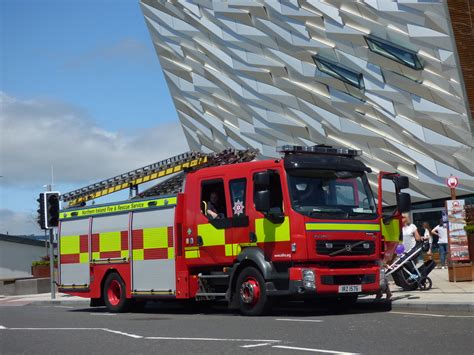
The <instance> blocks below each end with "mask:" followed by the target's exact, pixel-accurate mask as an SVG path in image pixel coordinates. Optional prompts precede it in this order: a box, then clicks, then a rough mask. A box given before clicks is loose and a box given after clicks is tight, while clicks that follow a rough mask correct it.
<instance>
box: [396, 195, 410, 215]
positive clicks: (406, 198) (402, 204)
mask: <svg viewBox="0 0 474 355" xmlns="http://www.w3.org/2000/svg"><path fill="white" fill-rule="evenodd" d="M398 210H399V211H400V212H401V213H405V212H410V211H411V196H410V194H407V193H405V192H402V193H400V194H399V195H398Z"/></svg>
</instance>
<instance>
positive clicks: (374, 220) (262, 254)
mask: <svg viewBox="0 0 474 355" xmlns="http://www.w3.org/2000/svg"><path fill="white" fill-rule="evenodd" d="M279 151H280V152H281V153H282V158H281V159H275V160H263V161H255V159H254V158H255V157H256V152H254V151H251V150H247V151H235V150H227V151H224V152H222V153H216V154H202V153H186V154H183V155H179V156H176V157H173V158H170V159H167V160H165V161H162V162H159V163H155V164H152V165H149V166H147V167H144V168H141V169H137V170H134V171H132V172H129V173H126V174H122V175H119V176H117V177H114V178H111V179H108V180H104V181H101V182H99V183H96V184H92V185H90V186H87V187H85V188H82V189H78V190H75V191H73V192H70V193H67V194H64V195H62V196H61V198H62V200H63V201H65V202H69V206H68V207H67V208H65V209H63V210H61V211H60V224H59V227H58V229H59V278H58V283H59V289H60V291H62V292H65V293H69V294H71V295H76V296H82V297H87V298H90V299H91V303H92V305H103V304H105V305H106V306H107V308H108V309H109V310H110V311H112V312H123V311H126V310H127V309H129V307H130V306H132V305H137V304H140V303H141V304H143V303H144V301H147V300H152V299H192V300H196V301H200V300H212V299H219V298H222V299H225V300H227V301H228V304H229V306H230V307H231V308H239V309H240V312H241V313H242V314H244V315H260V314H263V313H265V312H266V311H267V310H268V309H269V307H270V304H271V301H272V300H273V299H274V298H275V297H281V296H286V297H294V298H298V297H301V298H314V299H316V298H318V297H335V298H338V299H339V301H340V302H354V301H355V300H357V296H358V295H359V294H370V293H376V292H377V291H378V290H379V288H380V282H381V278H382V277H383V274H382V273H383V270H382V268H381V267H380V260H381V259H382V258H383V256H384V253H387V252H389V251H390V250H391V249H393V246H394V245H396V243H397V242H398V240H399V235H400V218H399V216H400V213H401V212H405V211H407V210H409V208H410V196H409V195H408V194H407V193H403V192H401V190H402V189H405V188H407V187H408V179H407V178H406V177H403V176H400V175H398V174H390V173H380V174H379V179H378V183H379V188H378V203H377V205H376V203H375V199H374V196H373V194H372V191H371V188H370V184H369V180H368V178H367V172H370V169H369V168H368V167H367V166H365V165H364V164H363V162H361V161H360V160H357V159H356V157H357V155H359V154H360V152H359V151H355V150H351V149H345V148H333V147H328V146H313V147H299V146H284V147H281V148H280V150H279ZM170 174H173V175H172V177H171V178H168V179H167V180H165V181H164V182H160V183H159V184H157V185H156V186H154V187H152V188H150V189H148V190H145V191H144V192H142V193H140V194H139V193H138V189H137V186H138V185H139V184H141V183H144V182H148V181H151V180H153V179H156V178H160V177H164V176H167V175H170ZM384 179H385V180H390V181H392V182H393V183H394V189H393V191H395V196H396V199H397V206H398V208H396V209H395V211H394V212H393V213H391V214H390V215H383V214H382V193H383V191H382V189H381V186H382V180H384ZM126 188H130V189H131V195H133V194H132V192H135V196H131V198H130V199H129V200H126V201H123V202H118V203H114V204H102V205H89V206H85V202H86V201H89V200H92V199H95V198H97V197H100V196H103V195H106V194H108V193H112V192H115V191H119V190H122V189H126ZM81 204H82V206H81Z"/></svg>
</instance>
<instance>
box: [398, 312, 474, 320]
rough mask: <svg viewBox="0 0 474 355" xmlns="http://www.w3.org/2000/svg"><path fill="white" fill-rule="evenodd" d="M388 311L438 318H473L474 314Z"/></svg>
mask: <svg viewBox="0 0 474 355" xmlns="http://www.w3.org/2000/svg"><path fill="white" fill-rule="evenodd" d="M390 313H394V314H404V315H408V316H422V317H438V318H474V316H456V315H449V314H432V313H410V312H395V311H392V312H390Z"/></svg>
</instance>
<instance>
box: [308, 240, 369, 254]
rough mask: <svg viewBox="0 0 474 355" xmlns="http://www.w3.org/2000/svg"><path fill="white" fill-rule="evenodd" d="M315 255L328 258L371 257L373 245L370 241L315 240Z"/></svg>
mask: <svg viewBox="0 0 474 355" xmlns="http://www.w3.org/2000/svg"><path fill="white" fill-rule="evenodd" d="M367 246H368V247H367ZM316 253H318V254H320V255H330V256H355V255H372V254H373V253H375V243H374V242H373V241H370V240H363V241H362V240H317V241H316ZM331 254H332V255H331Z"/></svg>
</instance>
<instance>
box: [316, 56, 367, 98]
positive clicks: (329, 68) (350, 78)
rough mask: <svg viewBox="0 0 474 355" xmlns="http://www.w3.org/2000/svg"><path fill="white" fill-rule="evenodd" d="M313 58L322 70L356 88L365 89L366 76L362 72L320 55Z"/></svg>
mask: <svg viewBox="0 0 474 355" xmlns="http://www.w3.org/2000/svg"><path fill="white" fill-rule="evenodd" d="M313 60H314V63H316V66H317V67H318V69H319V70H320V71H321V72H323V73H325V74H327V75H330V76H332V77H334V78H336V79H339V80H342V81H343V82H345V83H347V84H349V85H352V86H355V87H356V88H359V89H361V90H364V88H365V86H364V78H363V75H362V74H361V73H357V72H355V71H353V70H351V69H348V68H346V67H343V66H342V65H340V64H337V63H334V62H332V61H329V60H327V59H324V58H321V57H320V56H318V55H315V56H313Z"/></svg>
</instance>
